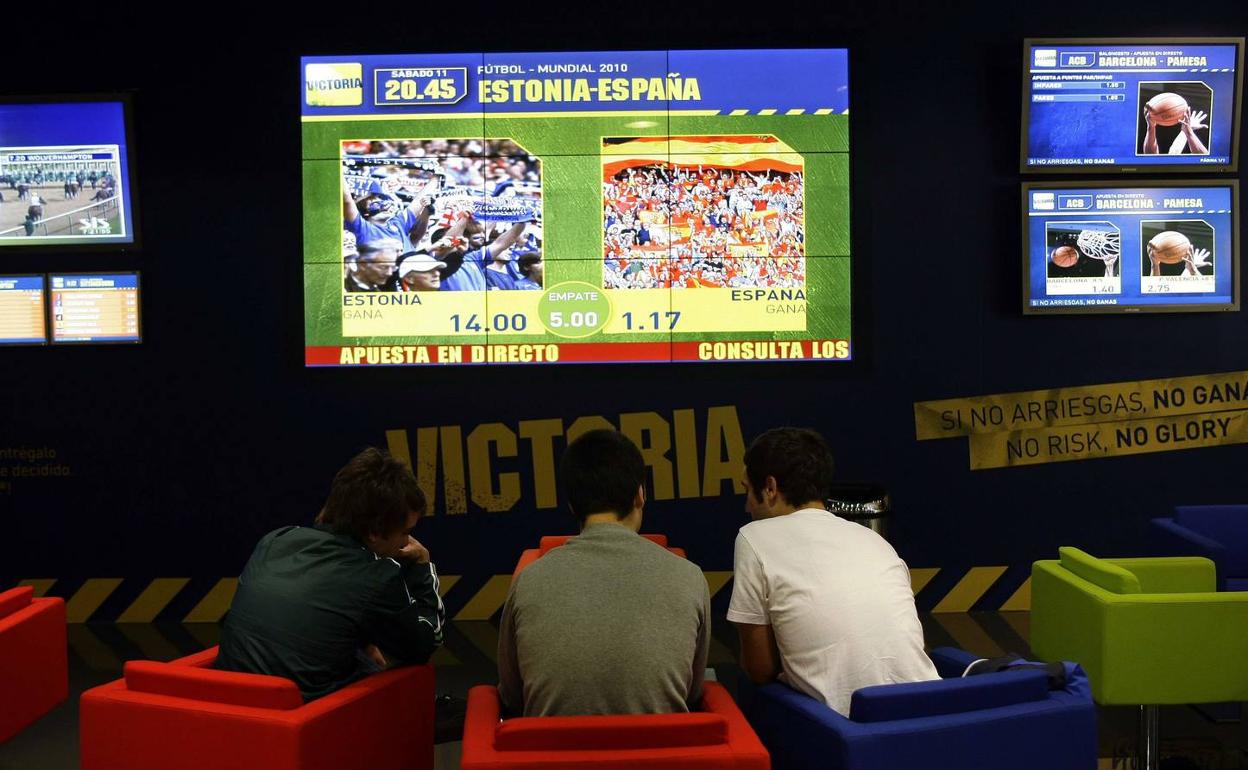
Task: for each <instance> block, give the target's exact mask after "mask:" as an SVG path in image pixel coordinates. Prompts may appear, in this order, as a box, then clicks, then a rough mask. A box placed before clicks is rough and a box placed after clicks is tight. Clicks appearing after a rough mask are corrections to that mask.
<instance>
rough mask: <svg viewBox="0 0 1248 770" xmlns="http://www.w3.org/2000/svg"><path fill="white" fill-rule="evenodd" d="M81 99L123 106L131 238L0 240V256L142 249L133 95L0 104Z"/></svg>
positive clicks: (15, 99) (46, 100)
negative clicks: (71, 241) (74, 241)
mask: <svg viewBox="0 0 1248 770" xmlns="http://www.w3.org/2000/svg"><path fill="white" fill-rule="evenodd" d="M81 102H119V103H120V104H121V106H122V122H123V124H124V128H125V132H126V144H125V155H126V179H125V180H124V183H125V184H126V191H127V192H126V195H127V197H128V198H129V205H130V241H129V242H121V241H114V242H112V243H99V242H91V241H82V242H81V243H26V242H24V241H22V242H17V243H9V244H5V243H0V258H2V257H3V255H5V254H40V253H44V254H46V253H47V252H49V251H55V250H59V251H67V252H74V253H101V252H112V253H117V252H125V251H139V250H140V249H141V248H142V231H143V228H142V226H141V225H140V211H141V210H142V207H141V206H140V205H139V190H138V187H137V185H135V183H134V180H135V177H136V176H137V173H136V171H135V168H134V165H135V162H136V161H135V159H136V158H137V152H136V146H135V136H134V96H133V94H131V93H128V92H124V91H119V92H108V93H81V94H11V95H6V96H4V97H0V103H3V104H73V103H81ZM50 336H51V335H50V334H49V337H50Z"/></svg>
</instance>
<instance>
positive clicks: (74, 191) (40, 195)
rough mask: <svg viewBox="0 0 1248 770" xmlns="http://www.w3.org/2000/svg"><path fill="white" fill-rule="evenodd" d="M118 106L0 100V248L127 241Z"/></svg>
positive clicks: (130, 230)
mask: <svg viewBox="0 0 1248 770" xmlns="http://www.w3.org/2000/svg"><path fill="white" fill-rule="evenodd" d="M129 171H130V169H129V158H128V156H127V138H126V103H125V102H124V101H121V100H117V101H57V102H53V101H44V102H28V103H9V104H3V103H0V249H4V248H5V247H32V246H59V247H66V246H82V245H97V246H98V245H110V244H133V243H134V242H135V232H134V206H133V203H132V196H131V191H130V177H129Z"/></svg>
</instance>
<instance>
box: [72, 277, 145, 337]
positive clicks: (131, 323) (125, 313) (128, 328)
mask: <svg viewBox="0 0 1248 770" xmlns="http://www.w3.org/2000/svg"><path fill="white" fill-rule="evenodd" d="M50 279H51V283H52V286H51V305H52V307H51V309H50V311H49V315H50V316H51V318H52V342H53V343H82V342H140V341H142V332H141V327H140V325H139V275H138V273H74V274H64V275H52V276H50Z"/></svg>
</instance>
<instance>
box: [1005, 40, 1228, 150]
mask: <svg viewBox="0 0 1248 770" xmlns="http://www.w3.org/2000/svg"><path fill="white" fill-rule="evenodd" d="M1024 49H1025V56H1026V59H1025V62H1026V66H1025V67H1024V83H1023V154H1022V168H1023V170H1024V171H1031V172H1043V171H1054V172H1057V171H1063V170H1065V171H1069V170H1071V169H1085V168H1088V167H1098V168H1101V170H1111V169H1112V170H1120V171H1133V170H1141V169H1147V170H1149V171H1188V172H1191V171H1193V170H1199V171H1234V170H1235V168H1236V164H1237V162H1238V158H1236V148H1237V147H1238V146H1239V113H1240V111H1241V92H1242V71H1243V49H1244V39H1243V38H1207V39H1198V40H1183V39H1172V40H1157V39H1151V40H1078V39H1065V40H1028V41H1026V42H1025V45H1024Z"/></svg>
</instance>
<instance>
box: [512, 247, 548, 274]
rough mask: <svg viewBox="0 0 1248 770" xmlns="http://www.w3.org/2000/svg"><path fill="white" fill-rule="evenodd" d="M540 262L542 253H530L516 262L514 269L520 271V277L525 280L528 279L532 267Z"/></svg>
mask: <svg viewBox="0 0 1248 770" xmlns="http://www.w3.org/2000/svg"><path fill="white" fill-rule="evenodd" d="M541 261H542V252H540V251H539V252H536V253H533V252H530V253H528V254H525V255H524V256H522V257H520V258H519V259H517V260H516V267H518V268H519V269H520V274H521V275H523V276H524V277H525V278H528V277H529V273H531V272H532V270H533V266H534V265H536V264H537V263H538V262H541Z"/></svg>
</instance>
